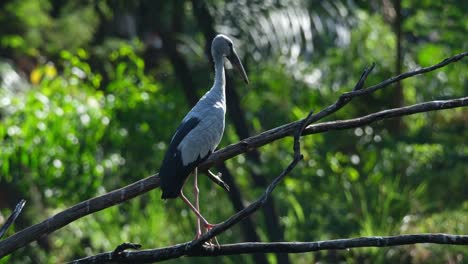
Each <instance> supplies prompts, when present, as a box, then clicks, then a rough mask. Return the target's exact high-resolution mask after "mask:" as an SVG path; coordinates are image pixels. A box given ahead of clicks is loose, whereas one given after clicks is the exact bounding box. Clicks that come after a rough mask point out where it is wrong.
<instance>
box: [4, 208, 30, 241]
mask: <svg viewBox="0 0 468 264" xmlns="http://www.w3.org/2000/svg"><path fill="white" fill-rule="evenodd" d="M25 204H26V200H24V199H21V201H19V202H18V203H17V204H16V207H15V210H13V213H11V215H10V217H8V219H7V220H6V222H5V224H4V225H3V226H2V228H0V238H2V237H3V235H4V234H5V233H6V231H7V230H8V228H9V227H10V226H11V225H12V224H13V223H14V222H15V220H16V218H18V216H19V215H20V213H21V211H22V210H23V207H24V205H25Z"/></svg>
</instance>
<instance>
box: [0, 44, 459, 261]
mask: <svg viewBox="0 0 468 264" xmlns="http://www.w3.org/2000/svg"><path fill="white" fill-rule="evenodd" d="M467 55H468V52H464V53H461V54H458V55H455V56H453V57H450V58H447V59H445V60H444V61H442V62H441V63H439V64H436V65H434V66H431V67H427V68H422V69H420V70H416V71H410V72H407V73H404V74H401V75H398V76H397V77H393V78H390V79H388V80H386V81H383V82H382V83H380V84H377V85H374V86H372V87H370V88H367V89H362V90H361V89H360V88H359V87H362V86H363V84H364V80H365V78H366V77H367V75H368V74H369V73H370V71H371V69H372V68H369V69H366V71H365V72H364V73H363V75H362V76H361V78H360V81H359V82H358V84H357V85H356V87H355V89H353V91H352V92H350V93H346V94H344V95H342V96H340V98H339V99H338V100H337V101H336V102H335V103H334V104H332V105H330V106H329V107H327V108H326V109H324V110H322V111H320V112H319V113H317V114H316V115H312V116H310V117H311V118H310V119H309V120H308V122H307V123H303V122H304V120H300V121H296V122H292V123H289V124H286V125H283V126H280V127H277V128H274V129H271V130H269V131H266V132H263V133H261V134H259V135H256V136H253V137H250V138H247V139H244V140H242V141H240V142H239V143H237V144H233V145H230V146H228V147H226V148H223V149H221V150H219V151H216V152H215V153H213V154H212V155H211V156H210V158H208V160H206V161H205V162H204V163H203V164H202V166H201V167H202V168H208V167H210V166H212V165H213V164H215V163H219V162H222V161H225V160H227V159H230V158H232V157H234V156H237V155H239V154H241V153H244V152H247V151H249V150H251V149H254V148H258V147H261V146H263V145H266V144H268V143H270V142H273V141H275V140H278V139H280V138H284V137H286V136H291V135H292V134H293V133H294V132H295V131H298V129H299V128H300V127H301V126H302V125H304V124H305V125H309V124H310V123H311V122H315V121H317V120H319V119H321V118H323V117H325V116H328V115H330V114H332V113H333V112H335V111H337V110H338V109H340V108H341V107H343V106H344V105H346V103H347V102H349V100H350V98H353V97H355V96H359V95H362V94H368V93H371V92H374V91H376V90H378V89H381V88H383V87H386V86H388V85H390V84H392V83H394V82H397V81H399V80H402V79H405V78H409V77H411V76H415V75H417V74H422V73H426V72H429V71H433V70H435V69H438V68H440V67H443V66H446V65H448V64H450V63H453V62H455V61H458V60H460V59H461V58H463V57H465V56H467ZM467 105H468V97H464V98H459V99H452V100H444V101H432V102H426V103H421V104H415V105H412V106H407V107H401V108H395V109H389V110H385V111H381V112H377V113H374V114H371V115H368V116H364V117H362V118H356V119H350V120H342V121H334V122H325V123H319V124H315V125H313V126H308V127H306V129H305V131H304V134H312V133H320V132H324V131H328V130H332V129H346V128H353V127H356V126H360V125H364V124H369V123H372V122H375V121H378V120H383V119H387V118H391V117H396V116H404V115H409V114H414V113H419V112H426V111H434V110H441V109H449V108H456V107H463V106H467ZM157 187H159V178H158V177H157V174H156V175H152V176H150V177H147V178H145V179H142V180H140V181H138V182H135V183H133V184H130V185H128V186H126V187H123V188H121V189H118V190H114V191H112V192H110V193H107V194H105V195H102V196H99V197H95V198H92V199H89V200H86V201H84V202H81V203H79V204H77V205H74V206H72V207H70V208H68V209H66V210H64V211H62V212H60V213H57V214H56V215H54V216H52V217H51V218H49V219H46V220H44V221H43V222H41V223H39V224H36V225H33V226H30V227H28V228H25V229H23V230H21V231H20V232H18V233H16V234H14V235H12V236H10V237H8V238H6V239H4V240H2V241H0V258H1V257H3V256H6V255H8V254H10V253H11V252H13V251H15V250H17V249H18V248H20V247H23V246H25V245H26V244H28V243H30V242H32V241H34V240H37V239H38V238H39V237H40V236H42V235H44V234H48V233H51V232H53V231H55V230H57V229H60V228H61V227H63V226H65V225H67V224H69V223H71V222H73V221H75V220H77V219H79V218H81V217H83V216H86V215H88V214H91V213H94V212H97V211H100V210H103V209H105V208H108V207H110V206H113V205H115V204H119V203H122V202H124V201H126V200H129V199H131V198H133V197H136V196H138V195H141V194H143V193H146V192H148V191H150V190H152V189H155V188H157ZM249 208H251V207H250V206H249V207H247V208H246V209H249ZM215 231H216V233H215ZM218 231H219V230H218V229H216V228H213V229H212V230H211V232H209V233H208V234H210V235H216V234H218V233H217V232H218ZM204 238H206V236H203V237H202V239H204Z"/></svg>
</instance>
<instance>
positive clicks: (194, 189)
mask: <svg viewBox="0 0 468 264" xmlns="http://www.w3.org/2000/svg"><path fill="white" fill-rule="evenodd" d="M194 174H195V175H194V179H193V193H194V194H195V206H196V209H197V211H198V212H200V199H199V194H200V189H198V168H197V167H195V171H194ZM201 235H202V231H201V222H200V218H199V217H197V235H196V237H195V239H198V238H200V236H201Z"/></svg>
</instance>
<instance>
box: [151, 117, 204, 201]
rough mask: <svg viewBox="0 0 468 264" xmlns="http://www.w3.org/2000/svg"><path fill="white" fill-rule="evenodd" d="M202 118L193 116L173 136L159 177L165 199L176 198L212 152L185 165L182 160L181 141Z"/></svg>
mask: <svg viewBox="0 0 468 264" xmlns="http://www.w3.org/2000/svg"><path fill="white" fill-rule="evenodd" d="M199 123H200V119H198V118H196V117H192V118H190V119H188V120H186V121H184V122H183V123H182V124H180V125H179V127H178V128H177V130H176V133H175V135H174V137H173V138H172V141H171V144H170V145H169V149H168V150H167V152H166V154H165V156H164V160H163V163H162V165H161V169H160V170H159V177H160V179H161V190H162V196H161V198H163V199H168V198H176V197H177V196H179V194H180V190H181V189H182V186H183V185H184V182H185V180H186V179H187V177H188V176H189V175H190V173H191V172H192V171H193V169H194V168H195V166H196V165H198V164H199V163H200V162H203V161H204V160H205V159H206V158H207V157H208V156H209V155H210V154H211V151H210V152H209V153H208V154H207V155H206V156H205V157H198V159H197V160H195V161H193V162H191V163H189V164H187V165H184V164H183V162H182V154H181V152H180V150H178V149H177V147H178V146H179V144H180V142H182V140H184V138H185V136H187V134H188V133H190V131H192V130H193V129H194V128H195V127H196V126H197V125H198V124H199Z"/></svg>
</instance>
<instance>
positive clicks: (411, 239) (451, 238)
mask: <svg viewBox="0 0 468 264" xmlns="http://www.w3.org/2000/svg"><path fill="white" fill-rule="evenodd" d="M188 243H189V242H187V243H184V244H179V245H175V246H172V247H166V248H158V249H149V250H141V251H137V252H124V253H123V254H125V257H123V258H121V259H118V262H119V263H137V262H138V263H146V262H155V261H162V260H167V259H171V258H175V257H180V256H183V255H185V256H189V257H198V256H225V255H238V254H253V253H303V252H314V251H322V250H348V249H351V248H361V247H392V246H401V245H410V244H420V243H430V244H446V245H468V235H450V234H410V235H398V236H383V237H382V236H373V237H358V238H348V239H335V240H326V241H317V242H270V243H259V242H246V243H238V244H226V245H221V246H220V247H197V248H193V249H192V250H190V251H186V252H185V254H183V255H177V256H175V257H173V256H172V252H176V251H181V250H184V249H185V248H186V245H188ZM112 259H113V258H112V252H107V253H101V254H98V255H96V256H91V257H86V258H82V259H79V260H75V261H73V262H71V263H73V264H78V263H106V262H110V261H112ZM114 261H116V260H115V259H114Z"/></svg>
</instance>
